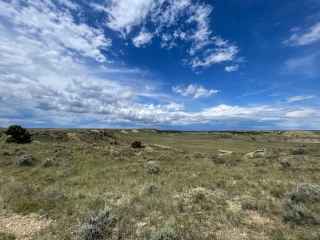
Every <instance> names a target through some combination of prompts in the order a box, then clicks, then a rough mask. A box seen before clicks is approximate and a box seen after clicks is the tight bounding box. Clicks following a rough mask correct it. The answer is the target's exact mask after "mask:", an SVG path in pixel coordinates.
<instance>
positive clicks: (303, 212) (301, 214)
mask: <svg viewBox="0 0 320 240" xmlns="http://www.w3.org/2000/svg"><path fill="white" fill-rule="evenodd" d="M283 219H284V221H286V222H294V223H296V224H299V225H305V224H320V217H319V216H318V215H317V214H316V213H314V212H312V211H311V210H310V209H308V208H307V207H306V206H305V205H304V204H302V203H296V202H294V201H291V200H290V199H285V200H284V201H283Z"/></svg>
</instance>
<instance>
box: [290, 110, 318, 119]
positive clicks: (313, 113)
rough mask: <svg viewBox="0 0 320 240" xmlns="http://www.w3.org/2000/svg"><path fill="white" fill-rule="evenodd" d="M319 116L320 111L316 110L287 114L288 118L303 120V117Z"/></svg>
mask: <svg viewBox="0 0 320 240" xmlns="http://www.w3.org/2000/svg"><path fill="white" fill-rule="evenodd" d="M317 115H318V116H319V111H315V110H314V109H308V108H305V109H299V110H296V111H289V112H287V113H286V114H285V116H287V117H292V118H297V117H298V118H303V117H315V116H317Z"/></svg>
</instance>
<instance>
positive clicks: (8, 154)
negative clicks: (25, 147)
mask: <svg viewBox="0 0 320 240" xmlns="http://www.w3.org/2000/svg"><path fill="white" fill-rule="evenodd" d="M2 156H7V157H10V156H12V154H11V153H10V152H8V151H7V150H4V151H3V152H2Z"/></svg>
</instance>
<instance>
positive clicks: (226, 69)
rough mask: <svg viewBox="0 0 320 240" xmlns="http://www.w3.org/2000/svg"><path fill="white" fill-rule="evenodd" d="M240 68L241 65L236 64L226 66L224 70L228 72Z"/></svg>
mask: <svg viewBox="0 0 320 240" xmlns="http://www.w3.org/2000/svg"><path fill="white" fill-rule="evenodd" d="M238 68H239V65H237V64H236V65H232V66H227V67H225V68H224V70H225V71H226V72H234V71H237V70H238Z"/></svg>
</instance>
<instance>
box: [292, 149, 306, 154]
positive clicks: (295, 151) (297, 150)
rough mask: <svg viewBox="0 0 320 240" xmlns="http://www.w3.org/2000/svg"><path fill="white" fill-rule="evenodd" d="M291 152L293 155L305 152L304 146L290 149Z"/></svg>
mask: <svg viewBox="0 0 320 240" xmlns="http://www.w3.org/2000/svg"><path fill="white" fill-rule="evenodd" d="M291 152H292V154H294V155H301V154H305V153H306V150H305V149H304V148H298V149H295V150H292V151H291Z"/></svg>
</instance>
